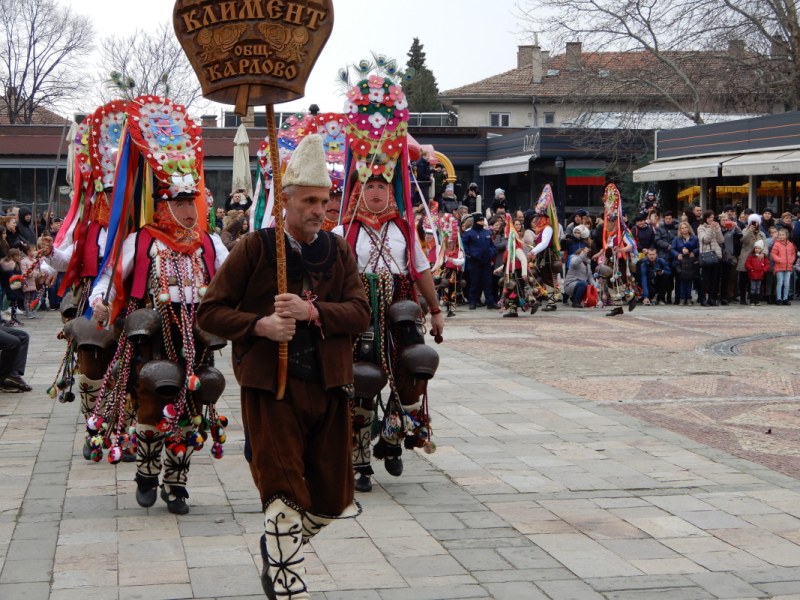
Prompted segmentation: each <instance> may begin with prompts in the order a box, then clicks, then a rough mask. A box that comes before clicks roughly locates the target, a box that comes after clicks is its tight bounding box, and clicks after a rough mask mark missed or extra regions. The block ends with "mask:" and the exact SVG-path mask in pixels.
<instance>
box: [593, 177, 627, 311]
mask: <svg viewBox="0 0 800 600" xmlns="http://www.w3.org/2000/svg"><path fill="white" fill-rule="evenodd" d="M603 205H604V207H605V211H604V214H603V248H602V250H601V251H600V252H598V253H597V254H596V255H595V259H596V261H597V275H598V277H597V282H598V284H599V287H600V289H599V298H600V301H601V302H602V303H603V304H604V305H616V306H620V305H623V304H627V305H628V310H629V311H630V310H633V309H634V308H635V307H636V295H637V291H636V289H635V284H634V281H633V277H632V275H631V271H630V261H631V260H632V257H633V256H634V255H635V254H636V242H635V241H634V239H633V236H632V235H631V234H630V231H628V228H627V227H626V225H625V223H624V221H623V219H622V198H621V196H620V193H619V190H618V189H617V187H616V186H615V185H614V184H613V183H610V184H608V185H607V186H606V189H605V192H604V194H603ZM612 312H614V314H620V313H621V312H622V309H621V308H620V309H619V311H618V312H617V311H612ZM609 314H610V315H611V313H609ZM611 316H613V315H611Z"/></svg>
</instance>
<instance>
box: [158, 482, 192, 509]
mask: <svg viewBox="0 0 800 600" xmlns="http://www.w3.org/2000/svg"><path fill="white" fill-rule="evenodd" d="M154 493H155V490H154ZM188 497H189V493H188V492H187V491H186V488H182V487H177V486H176V487H172V486H170V491H169V493H167V486H165V485H162V486H161V499H162V500H163V501H164V502H166V503H167V510H168V511H169V512H171V513H172V514H173V515H185V514H187V513H188V512H189V505H188V504H186V498H188ZM153 502H155V500H153Z"/></svg>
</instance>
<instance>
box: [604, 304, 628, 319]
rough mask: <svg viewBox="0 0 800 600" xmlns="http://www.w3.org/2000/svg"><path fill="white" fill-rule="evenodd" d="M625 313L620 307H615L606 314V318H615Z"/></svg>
mask: <svg viewBox="0 0 800 600" xmlns="http://www.w3.org/2000/svg"><path fill="white" fill-rule="evenodd" d="M624 312H625V311H624V310H623V309H622V307H621V306H615V307H614V308H612V309H611V310H610V311H608V312H607V313H606V316H607V317H616V316H617V315H621V314H623V313H624Z"/></svg>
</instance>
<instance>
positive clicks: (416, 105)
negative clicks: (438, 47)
mask: <svg viewBox="0 0 800 600" xmlns="http://www.w3.org/2000/svg"><path fill="white" fill-rule="evenodd" d="M422 47H423V46H422V44H420V42H419V38H416V37H415V38H414V41H413V42H412V43H411V49H410V50H409V51H408V54H407V56H408V62H407V63H406V64H407V65H408V67H409V70H411V69H413V70H414V72H415V74H414V77H413V78H412V79H411V80H410V81H406V82H404V83H403V90H404V91H405V93H406V96H407V98H408V110H409V111H410V112H439V111H441V110H442V103H441V102H439V97H438V96H439V87H438V86H437V85H436V77H435V76H434V74H433V73H432V72H431V70H430V69H428V67H427V66H426V65H425V52H424V51H423V50H422Z"/></svg>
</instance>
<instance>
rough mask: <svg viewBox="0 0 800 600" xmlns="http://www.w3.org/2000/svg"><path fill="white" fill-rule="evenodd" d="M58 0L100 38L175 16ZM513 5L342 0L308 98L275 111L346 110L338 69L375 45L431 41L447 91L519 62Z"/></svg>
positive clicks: (397, 51) (145, 7) (433, 62)
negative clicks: (310, 107) (84, 19)
mask: <svg viewBox="0 0 800 600" xmlns="http://www.w3.org/2000/svg"><path fill="white" fill-rule="evenodd" d="M58 1H59V2H60V3H62V4H65V5H70V6H72V8H73V10H74V11H75V12H76V13H78V14H81V15H86V16H87V17H88V18H90V19H91V20H92V21H93V23H94V26H95V29H96V30H97V32H98V34H99V37H101V38H102V37H105V36H108V35H119V36H127V35H130V34H131V33H133V32H134V31H135V30H136V29H137V28H139V29H144V28H148V27H149V28H152V27H154V26H155V25H157V24H158V23H161V22H170V23H171V22H172V8H173V6H174V2H170V1H169V0H132V1H130V2H125V3H122V2H118V1H116V0H112V1H109V0H58ZM514 6H515V0H491V1H487V0H439V1H438V2H437V1H435V0H434V1H431V0H400V1H398V0H392V1H390V0H372V1H358V0H336V1H335V2H334V9H335V17H334V26H333V33H332V34H331V37H330V39H329V40H328V43H327V45H326V46H325V48H324V50H323V51H322V55H321V56H320V58H319V60H318V61H317V63H316V65H315V67H314V70H313V71H312V73H311V76H310V78H309V80H308V84H307V85H306V96H305V98H303V99H301V100H297V101H295V102H291V103H285V104H279V105H277V106H276V110H278V111H285V110H300V109H304V108H306V107H308V105H309V104H311V103H317V104H319V106H320V107H321V108H322V110H323V111H337V112H338V111H340V110H341V108H342V105H343V103H344V100H343V97H342V96H341V92H340V90H339V88H338V86H337V85H336V73H337V71H338V69H339V68H340V67H342V66H345V65H346V64H353V63H356V62H358V61H359V60H361V59H362V58H369V57H370V54H369V53H370V51H374V52H376V53H382V54H385V55H387V56H389V57H392V58H395V59H397V61H398V62H399V63H401V64H403V65H405V62H406V60H407V57H406V53H407V52H408V50H409V48H410V47H411V42H412V40H413V38H414V37H418V38H419V39H420V42H421V43H422V44H423V46H424V51H425V54H426V64H427V65H428V68H429V69H431V71H433V74H434V75H435V76H436V79H437V83H438V85H439V90H440V91H444V90H448V89H451V88H455V87H459V86H462V85H465V84H467V83H472V82H474V81H478V80H480V79H484V78H485V77H489V76H490V75H494V74H497V73H502V72H503V71H507V70H509V69H512V68H514V67H515V66H516V53H517V45H518V44H520V43H529V41H530V40H529V39H528V38H527V37H526V36H523V35H521V34H519V33H517V32H518V31H520V30H521V29H522V26H521V24H520V23H519V22H518V19H517V17H516V12H515V9H514ZM95 71H97V69H94V68H93V69H92V75H94V73H95ZM217 106H219V105H217ZM82 108H83V109H84V110H90V109H92V108H93V107H82Z"/></svg>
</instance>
